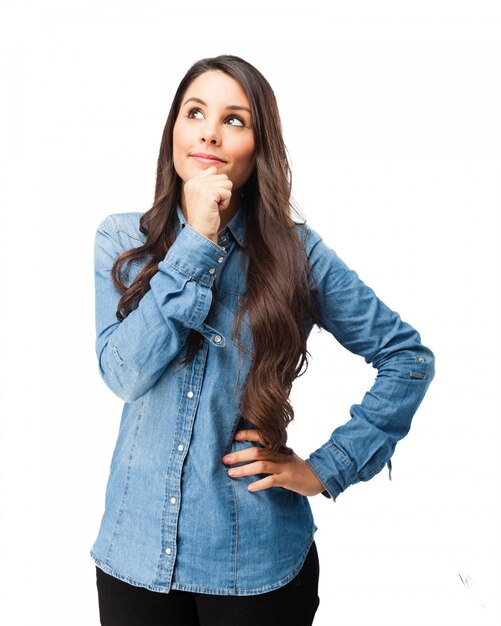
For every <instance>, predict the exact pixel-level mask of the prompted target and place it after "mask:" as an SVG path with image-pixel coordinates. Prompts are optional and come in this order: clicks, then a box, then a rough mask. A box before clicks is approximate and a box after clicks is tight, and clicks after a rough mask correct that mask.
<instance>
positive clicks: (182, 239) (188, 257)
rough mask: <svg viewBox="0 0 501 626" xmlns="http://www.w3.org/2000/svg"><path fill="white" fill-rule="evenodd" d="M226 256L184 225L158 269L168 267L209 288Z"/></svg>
mask: <svg viewBox="0 0 501 626" xmlns="http://www.w3.org/2000/svg"><path fill="white" fill-rule="evenodd" d="M227 256H228V252H227V251H226V250H224V249H223V248H221V246H218V244H217V243H215V242H214V241H212V239H209V238H208V237H206V236H205V235H202V233H200V232H198V231H197V230H196V229H195V228H193V227H192V226H190V225H189V224H186V225H185V226H184V228H183V229H182V230H181V232H180V233H179V234H178V235H177V237H176V239H175V241H174V243H173V244H172V245H171V247H170V248H169V250H168V251H167V254H166V255H165V258H164V259H163V260H162V261H160V263H159V264H158V268H159V269H162V267H161V266H162V264H166V265H170V266H172V267H174V268H175V269H176V270H178V272H181V273H182V274H185V275H186V276H188V277H189V278H192V279H194V280H196V281H197V282H199V283H200V284H201V285H205V286H206V287H210V286H212V284H213V282H214V280H215V278H216V276H217V274H218V272H220V271H221V269H222V267H223V263H224V260H225V259H226V257H227Z"/></svg>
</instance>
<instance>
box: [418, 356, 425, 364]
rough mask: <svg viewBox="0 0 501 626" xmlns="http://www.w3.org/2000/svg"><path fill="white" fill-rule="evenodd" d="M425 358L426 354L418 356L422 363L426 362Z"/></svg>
mask: <svg viewBox="0 0 501 626" xmlns="http://www.w3.org/2000/svg"><path fill="white" fill-rule="evenodd" d="M425 360H426V359H425V358H424V356H419V357H418V361H419V362H420V363H424V362H425Z"/></svg>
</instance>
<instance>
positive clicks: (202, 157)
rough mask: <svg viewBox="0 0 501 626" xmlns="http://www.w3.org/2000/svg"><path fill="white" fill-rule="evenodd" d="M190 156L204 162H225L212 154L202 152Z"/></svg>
mask: <svg viewBox="0 0 501 626" xmlns="http://www.w3.org/2000/svg"><path fill="white" fill-rule="evenodd" d="M191 156H192V157H194V158H196V159H199V160H200V161H205V162H206V163H225V161H223V159H220V158H219V157H217V156H214V155H213V154H205V153H204V152H196V153H195V154H192V155H191Z"/></svg>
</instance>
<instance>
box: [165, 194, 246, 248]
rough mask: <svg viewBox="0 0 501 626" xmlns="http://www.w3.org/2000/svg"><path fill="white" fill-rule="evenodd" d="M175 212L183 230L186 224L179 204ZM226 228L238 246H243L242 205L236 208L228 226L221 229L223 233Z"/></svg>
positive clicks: (243, 222) (243, 215)
mask: <svg viewBox="0 0 501 626" xmlns="http://www.w3.org/2000/svg"><path fill="white" fill-rule="evenodd" d="M176 210H177V216H178V218H179V222H180V224H181V228H184V226H185V225H186V224H187V223H188V222H187V220H186V218H185V216H184V213H183V211H182V209H181V205H180V204H179V203H178V205H177V207H176ZM226 228H228V229H229V230H230V232H231V234H232V235H233V237H234V238H235V240H236V241H237V243H238V244H239V245H240V246H244V245H245V211H244V208H243V205H242V204H241V205H240V206H239V207H238V209H237V212H236V213H235V215H234V216H233V217H232V218H231V220H230V221H229V222H228V224H227V225H226V227H225V228H224V229H223V231H224V230H226ZM223 231H222V232H223Z"/></svg>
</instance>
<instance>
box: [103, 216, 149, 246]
mask: <svg viewBox="0 0 501 626" xmlns="http://www.w3.org/2000/svg"><path fill="white" fill-rule="evenodd" d="M142 215H143V213H141V212H130V213H110V214H109V215H108V216H107V217H105V218H104V219H103V220H102V221H101V222H100V223H99V225H98V227H97V233H96V237H99V236H104V237H106V238H110V239H112V240H113V241H114V242H115V243H116V244H118V245H119V246H120V247H122V248H123V249H126V250H128V249H130V248H136V247H138V246H141V245H143V244H144V243H145V241H146V237H145V235H144V234H143V233H142V232H141V231H140V229H139V227H140V220H141V217H142Z"/></svg>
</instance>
